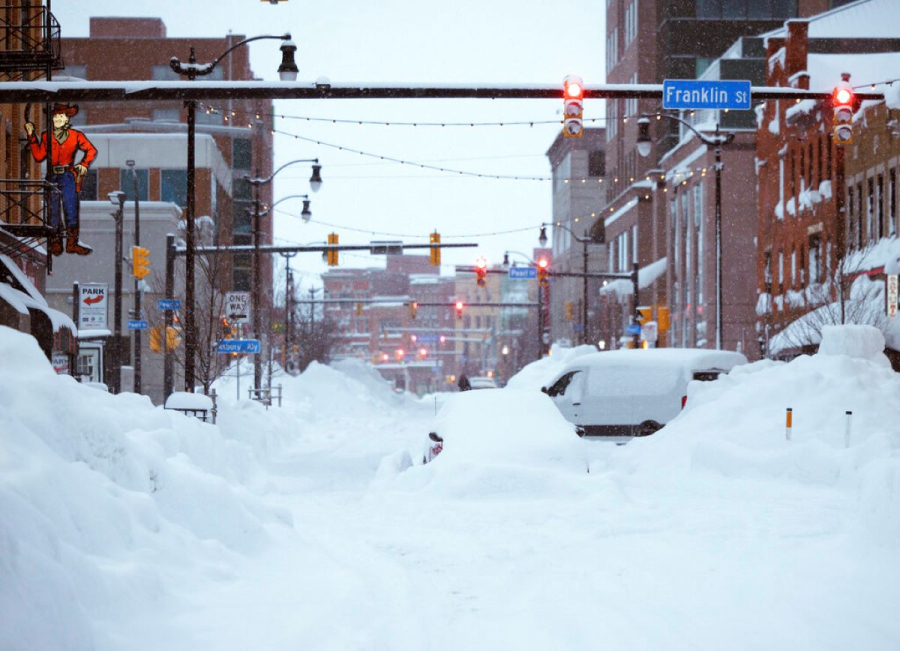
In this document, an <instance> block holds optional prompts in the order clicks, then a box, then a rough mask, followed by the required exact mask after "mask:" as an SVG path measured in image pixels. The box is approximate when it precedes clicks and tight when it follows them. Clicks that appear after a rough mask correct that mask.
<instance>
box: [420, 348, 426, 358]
mask: <svg viewBox="0 0 900 651" xmlns="http://www.w3.org/2000/svg"><path fill="white" fill-rule="evenodd" d="M427 356H428V349H427V348H420V349H419V359H425V358H426V357H427Z"/></svg>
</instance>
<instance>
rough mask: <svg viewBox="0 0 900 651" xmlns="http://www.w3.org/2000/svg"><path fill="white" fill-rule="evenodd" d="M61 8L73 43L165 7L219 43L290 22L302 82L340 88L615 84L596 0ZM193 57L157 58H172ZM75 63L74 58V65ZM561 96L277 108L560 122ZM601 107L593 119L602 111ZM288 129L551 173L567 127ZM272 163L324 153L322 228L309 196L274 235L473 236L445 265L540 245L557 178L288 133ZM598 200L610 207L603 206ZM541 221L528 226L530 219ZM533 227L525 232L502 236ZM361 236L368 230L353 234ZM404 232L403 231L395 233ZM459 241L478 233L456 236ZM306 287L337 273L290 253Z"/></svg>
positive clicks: (266, 46)
mask: <svg viewBox="0 0 900 651" xmlns="http://www.w3.org/2000/svg"><path fill="white" fill-rule="evenodd" d="M52 11H53V13H54V14H55V15H56V17H57V18H58V19H59V21H60V24H61V27H62V34H63V37H66V36H73V37H76V36H87V34H88V19H89V17H90V16H92V15H93V16H158V17H160V18H162V19H163V21H164V22H165V24H166V27H167V30H168V35H169V36H172V37H189V36H198V37H221V36H223V35H225V34H227V33H228V31H229V30H231V31H232V32H234V33H236V34H244V35H247V36H256V35H259V34H277V33H281V32H283V31H290V32H291V33H292V35H293V38H294V41H295V42H296V43H297V46H298V51H297V64H298V66H299V68H300V74H299V79H300V80H310V81H312V80H315V79H317V78H318V77H320V76H326V77H328V78H329V79H330V80H331V81H332V82H334V83H340V82H347V81H362V82H370V83H397V84H400V83H405V82H452V83H470V82H471V83H483V82H496V83H521V84H556V83H558V84H560V86H561V85H562V79H563V77H564V76H565V75H567V74H579V75H581V76H582V77H583V78H584V80H585V83H587V84H592V83H601V82H603V81H604V44H605V36H604V12H605V3H603V2H598V1H587V0H581V1H576V0H556V1H554V2H546V1H540V0H490V1H487V2H486V1H484V0H457V1H456V2H442V3H436V2H429V1H427V0H419V1H413V0H379V2H371V1H363V0H344V1H341V0H332V1H330V2H312V0H288V1H287V2H283V3H281V4H279V5H271V4H268V3H265V2H260V1H258V0H241V1H240V2H238V1H237V0H230V1H222V0H191V2H184V0H178V1H173V0H157V2H154V3H147V2H137V1H136V0H91V2H86V3H85V2H82V3H70V2H61V1H60V0H57V1H56V2H53V4H52ZM249 47H250V48H251V61H252V66H253V70H254V72H255V73H256V75H257V76H259V77H262V78H264V79H277V73H276V70H277V67H278V63H279V61H280V53H279V51H278V42H276V41H262V42H259V43H253V44H251V45H250V46H249ZM187 54H188V53H187V52H161V53H159V57H160V63H166V62H167V61H168V59H169V57H171V56H173V55H174V56H179V57H181V58H185V57H186V56H187ZM73 63H74V62H73ZM561 104H562V102H561V101H560V102H557V101H555V100H369V101H363V100H302V101H279V102H276V105H275V108H276V113H280V114H285V115H291V116H309V117H326V118H340V119H353V120H376V121H385V122H390V121H398V122H413V121H433V122H444V121H446V122H473V121H474V122H501V121H511V122H514V121H532V120H534V121H542V120H555V119H558V118H559V116H560V109H561ZM601 110H602V103H601V102H600V101H589V102H587V103H586V106H585V117H600V116H602V113H601ZM276 128H278V129H280V130H282V131H286V132H290V133H292V134H296V135H299V136H303V137H306V138H313V139H315V140H320V141H322V142H328V143H334V144H337V145H341V146H344V147H348V148H351V149H357V150H362V151H366V152H371V153H375V154H379V155H385V156H391V157H394V158H399V159H404V160H408V161H413V162H419V163H427V164H434V165H438V166H441V167H447V168H451V169H458V170H465V171H472V172H478V173H483V174H499V175H522V176H548V175H549V172H550V168H549V163H548V161H547V158H546V156H545V154H546V151H547V149H548V147H549V146H550V144H551V143H552V142H553V139H554V138H555V136H556V134H557V133H558V131H559V125H556V124H548V125H535V126H534V127H529V126H506V127H502V128H500V127H475V128H472V127H445V128H440V127H416V128H413V127H403V126H390V127H387V126H374V125H372V126H369V125H363V126H360V125H339V124H337V125H336V124H331V123H328V122H307V121H303V120H295V119H284V120H281V121H280V122H279V124H278V125H276ZM275 156H276V161H275V162H276V166H277V165H280V164H282V163H285V162H287V161H290V160H292V159H296V158H315V157H317V158H319V159H320V160H321V162H322V165H323V179H324V183H323V187H322V189H321V191H320V192H319V193H318V194H316V195H314V196H313V197H312V199H313V202H312V211H313V221H312V222H311V223H309V224H303V223H302V222H301V221H300V219H299V217H295V216H291V215H292V214H293V215H299V213H300V210H301V207H302V206H301V202H300V201H299V200H288V201H285V202H283V203H282V204H281V205H279V206H278V208H276V226H275V237H276V242H282V243H286V242H297V243H309V242H321V241H324V239H325V236H326V235H327V233H329V232H331V231H332V230H333V231H335V232H337V233H338V234H339V235H340V241H341V243H342V244H364V243H368V242H369V241H370V240H372V239H402V240H403V241H404V242H407V243H413V242H418V243H422V242H427V241H428V240H427V237H428V233H429V232H431V231H433V230H434V229H437V230H438V231H439V232H440V233H441V234H442V236H443V241H445V242H459V241H466V242H477V243H478V244H479V245H480V246H479V249H478V250H477V251H476V250H475V249H462V250H459V251H455V252H451V251H445V252H444V260H443V261H444V263H445V264H447V265H448V266H447V267H446V268H445V269H444V270H443V273H445V274H446V273H450V272H451V269H452V266H451V265H453V264H472V262H473V261H474V260H475V258H476V257H477V256H479V255H483V256H484V257H486V258H487V259H488V261H489V262H490V263H492V264H493V263H495V262H500V261H501V259H502V257H503V251H504V250H506V249H511V250H517V251H523V252H526V253H527V252H530V251H531V249H532V247H534V246H537V235H538V226H539V224H540V223H541V222H542V221H549V219H550V216H551V213H550V210H551V197H550V193H551V187H550V182H549V181H515V180H496V179H478V178H469V177H461V176H459V175H453V174H447V173H441V172H436V171H427V170H421V169H417V168H414V167H410V166H408V165H400V164H395V163H385V162H382V161H379V160H376V159H372V158H368V157H363V156H360V155H359V154H351V153H347V152H342V151H338V150H336V149H332V148H328V147H324V146H318V145H315V144H312V143H306V142H302V141H298V140H296V139H294V138H291V137H288V136H281V135H277V136H276V139H275ZM308 178H309V167H308V166H302V165H298V166H297V168H296V170H294V169H292V168H288V169H286V170H284V171H283V172H281V173H280V174H279V175H278V177H277V178H276V181H275V199H276V200H277V199H278V198H280V197H284V196H287V195H290V194H297V193H306V192H308V190H309V188H308V184H307V179H308ZM599 202H600V199H599V194H598V207H599ZM528 227H532V228H528ZM518 228H528V230H526V231H525V232H521V233H513V234H505V235H491V233H497V232H499V231H509V230H511V229H518ZM353 229H356V230H353ZM394 235H396V236H397V237H394ZM459 236H466V237H463V238H460V237H459ZM293 264H294V268H295V269H298V270H300V271H302V272H305V273H307V274H309V275H308V276H307V277H306V281H305V282H310V281H312V279H313V278H314V277H315V276H316V275H317V274H318V273H320V272H321V271H323V270H324V269H326V267H325V265H324V264H323V263H322V261H321V258H320V257H319V256H316V255H310V254H307V255H303V256H297V257H295V258H294V263H293ZM379 264H383V257H382V258H378V257H375V258H372V257H369V256H367V255H364V254H342V256H341V265H342V266H353V267H365V266H377V265H379Z"/></svg>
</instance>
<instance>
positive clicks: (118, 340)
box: [109, 190, 125, 393]
mask: <svg viewBox="0 0 900 651" xmlns="http://www.w3.org/2000/svg"><path fill="white" fill-rule="evenodd" d="M109 202H110V203H111V204H112V205H113V206H115V207H116V212H114V213H113V214H112V217H113V219H115V220H116V251H115V261H116V266H115V280H114V283H115V287H114V290H113V291H115V294H116V302H115V303H114V305H113V322H114V326H113V346H112V359H113V363H112V364H111V366H112V369H111V370H112V373H111V377H110V379H111V380H112V387H111V388H112V392H113V393H120V392H121V390H122V220H123V219H124V207H125V193H124V192H122V191H121V190H116V191H115V192H110V193H109Z"/></svg>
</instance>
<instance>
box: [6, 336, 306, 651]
mask: <svg viewBox="0 0 900 651" xmlns="http://www.w3.org/2000/svg"><path fill="white" fill-rule="evenodd" d="M0 359H2V360H3V362H2V364H3V368H2V372H0V513H2V514H3V517H2V518H0V648H3V649H50V648H91V647H92V646H93V644H94V641H95V639H94V636H95V633H94V632H93V626H92V620H95V619H96V618H97V617H101V618H103V617H113V615H112V613H113V612H115V611H116V609H117V608H125V606H124V604H129V606H128V608H129V609H139V608H140V604H150V603H153V604H156V605H158V604H159V603H161V602H163V601H165V599H166V594H165V590H164V589H163V587H162V582H163V581H162V577H164V576H166V575H167V574H171V573H173V572H178V571H179V566H180V565H182V564H185V565H188V566H191V565H194V566H195V567H196V566H198V565H200V566H202V565H204V564H215V563H216V562H219V561H221V560H222V559H225V558H227V557H228V556H229V555H230V554H232V553H234V552H247V551H249V550H253V549H257V548H259V547H260V545H262V544H264V543H265V541H266V540H267V534H266V530H265V527H266V526H267V525H268V524H270V523H278V522H280V521H289V516H288V515H285V514H283V513H281V512H277V511H274V510H273V509H270V508H268V507H267V506H266V505H265V504H264V503H263V502H262V501H261V498H260V497H259V496H258V495H257V494H255V493H254V492H252V490H251V488H252V487H253V486H254V485H256V484H257V483H258V481H259V478H260V475H261V472H260V467H259V465H258V463H257V460H256V457H255V453H254V450H253V447H254V446H251V445H247V444H244V443H240V442H237V441H235V440H231V439H229V438H228V437H227V435H223V432H222V430H220V429H219V428H216V427H214V426H211V425H206V424H204V423H201V422H200V421H198V420H196V419H193V418H188V417H185V416H182V415H181V414H178V413H176V412H173V411H166V410H163V409H162V408H160V407H154V406H153V405H152V404H151V402H150V400H149V399H148V398H146V397H143V396H137V395H134V394H127V393H126V394H122V395H119V396H113V395H110V394H108V393H106V392H103V391H98V390H96V389H93V388H89V387H86V386H84V385H80V384H78V383H77V382H75V381H74V380H73V379H72V378H70V377H68V376H58V375H56V374H55V373H54V372H53V370H52V368H51V366H50V364H49V362H48V361H47V359H46V357H44V355H43V354H42V353H41V351H40V349H39V348H38V346H37V343H36V342H35V341H34V339H33V338H31V337H30V336H28V335H25V334H22V333H19V332H17V331H15V330H12V329H10V328H6V327H0ZM264 430H265V427H260V426H259V424H257V427H256V428H255V430H254V431H255V435H251V434H247V433H245V436H246V437H247V438H248V439H253V440H254V441H255V446H256V447H265V444H264V443H262V441H264V439H265V435H264ZM136 604H137V606H136ZM133 614H134V611H133V610H128V612H127V613H126V616H128V617H131V616H133ZM108 643H109V642H108V641H107V644H108Z"/></svg>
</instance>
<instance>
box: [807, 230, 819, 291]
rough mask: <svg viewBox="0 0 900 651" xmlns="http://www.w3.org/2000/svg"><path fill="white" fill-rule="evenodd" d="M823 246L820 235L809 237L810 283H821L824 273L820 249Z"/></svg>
mask: <svg viewBox="0 0 900 651" xmlns="http://www.w3.org/2000/svg"><path fill="white" fill-rule="evenodd" d="M820 246H821V240H820V238H819V236H818V235H810V237H809V282H810V284H812V283H817V282H819V278H820V274H821V273H822V269H821V265H820V264H819V247H820Z"/></svg>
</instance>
